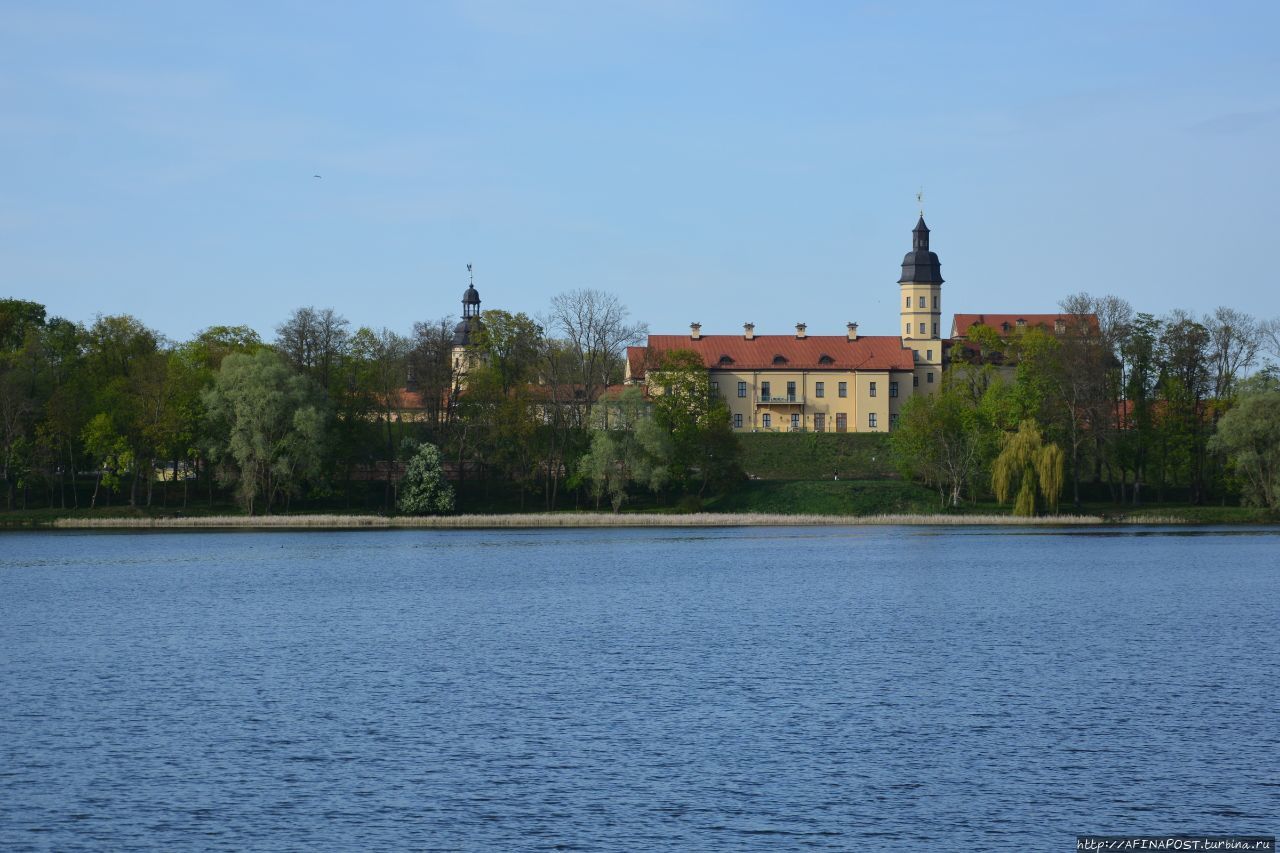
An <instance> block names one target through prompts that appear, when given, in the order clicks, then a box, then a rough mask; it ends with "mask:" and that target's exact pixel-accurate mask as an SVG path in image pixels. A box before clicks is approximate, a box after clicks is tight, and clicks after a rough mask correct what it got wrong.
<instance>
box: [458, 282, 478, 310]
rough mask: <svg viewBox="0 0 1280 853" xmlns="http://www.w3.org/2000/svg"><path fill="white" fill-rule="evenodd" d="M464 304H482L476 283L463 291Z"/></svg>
mask: <svg viewBox="0 0 1280 853" xmlns="http://www.w3.org/2000/svg"><path fill="white" fill-rule="evenodd" d="M462 304H463V305H479V304H480V291H478V290H476V286H475V285H474V284H469V285H467V289H466V290H465V291H463V293H462Z"/></svg>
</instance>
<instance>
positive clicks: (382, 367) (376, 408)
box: [351, 326, 409, 509]
mask: <svg viewBox="0 0 1280 853" xmlns="http://www.w3.org/2000/svg"><path fill="white" fill-rule="evenodd" d="M351 357H352V358H353V359H354V361H355V364H356V371H355V375H356V383H357V385H358V387H359V388H360V390H361V391H362V392H364V393H365V394H366V395H367V396H368V398H369V401H370V403H371V404H372V405H371V407H370V408H371V409H372V411H373V412H376V413H377V417H378V420H380V421H381V422H382V428H383V437H384V439H385V444H384V449H385V451H386V453H385V457H384V458H385V459H386V460H387V462H388V464H389V463H390V462H391V461H392V460H394V459H395V434H394V433H395V429H396V427H397V425H398V424H399V423H400V413H401V411H402V410H403V404H402V401H401V399H400V391H401V389H402V388H403V387H404V382H405V377H406V375H407V373H408V361H409V339H408V338H406V337H404V336H403V335H398V334H396V333H395V332H393V331H391V330H390V329H387V328H383V329H382V330H381V331H377V332H375V331H374V330H373V329H370V328H368V327H363V326H362V327H361V328H360V329H359V330H358V331H357V332H356V333H355V336H354V337H352V339H351ZM392 485H393V482H392V478H391V477H390V476H388V477H387V482H386V494H385V495H384V501H385V504H386V507H387V509H390V508H391V505H392V499H391V488H392Z"/></svg>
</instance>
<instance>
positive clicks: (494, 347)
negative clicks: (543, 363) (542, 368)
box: [476, 311, 543, 393]
mask: <svg viewBox="0 0 1280 853" xmlns="http://www.w3.org/2000/svg"><path fill="white" fill-rule="evenodd" d="M542 340H543V332H542V327H541V326H539V325H538V324H537V323H535V322H534V321H533V320H531V319H530V318H529V317H528V316H527V315H526V314H523V313H520V314H510V313H508V312H506V311H485V312H484V314H483V316H482V318H481V326H480V330H479V332H478V333H477V335H476V347H477V348H478V349H479V351H480V352H481V353H482V354H483V357H484V362H485V364H486V365H488V368H489V369H490V370H491V371H493V374H494V376H495V377H496V378H497V381H498V386H499V387H500V388H501V389H502V391H503V393H507V392H509V391H511V390H512V389H513V388H515V387H516V386H517V385H521V384H524V383H528V382H531V381H533V380H534V379H535V378H536V375H537V367H538V357H539V355H540V352H541V345H542Z"/></svg>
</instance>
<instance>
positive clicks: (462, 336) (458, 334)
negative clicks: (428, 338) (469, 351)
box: [453, 317, 480, 347]
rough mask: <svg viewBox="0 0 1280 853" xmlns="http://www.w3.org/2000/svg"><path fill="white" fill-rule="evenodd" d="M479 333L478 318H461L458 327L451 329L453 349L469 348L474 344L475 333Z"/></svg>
mask: <svg viewBox="0 0 1280 853" xmlns="http://www.w3.org/2000/svg"><path fill="white" fill-rule="evenodd" d="M478 331H480V318H479V317H463V318H462V319H461V320H459V321H458V325H456V326H454V327H453V345H454V346H455V347H469V346H471V345H472V344H473V343H475V335H476V332H478Z"/></svg>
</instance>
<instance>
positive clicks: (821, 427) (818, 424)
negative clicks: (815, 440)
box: [813, 412, 827, 432]
mask: <svg viewBox="0 0 1280 853" xmlns="http://www.w3.org/2000/svg"><path fill="white" fill-rule="evenodd" d="M813 431H814V432H826V431H827V416H826V415H824V414H823V413H822V412H818V413H817V414H816V415H814V416H813Z"/></svg>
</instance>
